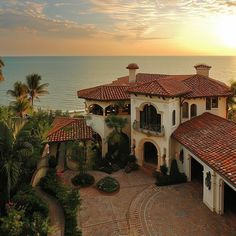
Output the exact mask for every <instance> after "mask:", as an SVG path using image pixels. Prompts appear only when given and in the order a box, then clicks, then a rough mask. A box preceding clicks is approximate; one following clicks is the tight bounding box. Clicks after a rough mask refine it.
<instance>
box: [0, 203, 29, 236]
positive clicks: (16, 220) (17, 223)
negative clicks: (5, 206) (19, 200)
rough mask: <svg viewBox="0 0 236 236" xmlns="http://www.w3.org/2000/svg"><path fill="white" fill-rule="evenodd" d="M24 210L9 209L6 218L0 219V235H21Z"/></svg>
mask: <svg viewBox="0 0 236 236" xmlns="http://www.w3.org/2000/svg"><path fill="white" fill-rule="evenodd" d="M23 217H24V210H17V209H15V208H14V207H12V208H10V209H9V211H8V214H7V216H5V217H3V218H1V219H0V220H1V226H0V234H1V235H6V236H19V235H22V232H23V228H24V222H23Z"/></svg>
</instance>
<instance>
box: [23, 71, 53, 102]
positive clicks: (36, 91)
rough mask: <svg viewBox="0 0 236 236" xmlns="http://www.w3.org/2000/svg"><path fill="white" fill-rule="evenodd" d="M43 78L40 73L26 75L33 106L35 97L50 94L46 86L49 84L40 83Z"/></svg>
mask: <svg viewBox="0 0 236 236" xmlns="http://www.w3.org/2000/svg"><path fill="white" fill-rule="evenodd" d="M41 79H42V78H41V76H40V75H38V74H30V75H27V76H26V84H27V88H28V94H29V99H30V101H31V105H32V106H34V100H35V99H39V97H40V96H42V95H45V94H48V91H47V90H46V88H47V87H48V85H49V84H48V83H45V84H40V81H41Z"/></svg>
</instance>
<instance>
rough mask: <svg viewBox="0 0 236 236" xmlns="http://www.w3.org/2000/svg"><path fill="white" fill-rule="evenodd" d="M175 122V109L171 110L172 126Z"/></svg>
mask: <svg viewBox="0 0 236 236" xmlns="http://www.w3.org/2000/svg"><path fill="white" fill-rule="evenodd" d="M175 124H176V111H175V110H173V111H172V125H173V126H174V125H175Z"/></svg>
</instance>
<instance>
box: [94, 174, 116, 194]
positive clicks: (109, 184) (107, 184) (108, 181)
mask: <svg viewBox="0 0 236 236" xmlns="http://www.w3.org/2000/svg"><path fill="white" fill-rule="evenodd" d="M96 187H97V189H98V190H99V191H101V192H104V193H114V192H117V191H118V190H119V189H120V184H119V182H118V181H117V180H116V179H114V178H112V177H110V176H106V177H104V178H102V179H100V180H99V181H98V182H97V184H96Z"/></svg>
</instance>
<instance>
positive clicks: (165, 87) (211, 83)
mask: <svg viewBox="0 0 236 236" xmlns="http://www.w3.org/2000/svg"><path fill="white" fill-rule="evenodd" d="M129 93H137V94H146V95H157V96H169V97H174V96H180V95H182V96H183V97H186V98H199V97H214V96H222V97H223V96H231V95H232V92H231V91H230V89H229V87H228V86H226V85H225V84H224V83H222V82H220V81H217V80H214V79H211V78H209V77H205V76H203V75H198V74H194V75H165V74H148V73H138V74H137V75H136V82H135V83H129V76H124V77H121V78H118V79H117V80H115V81H112V83H111V84H107V85H102V86H97V87H93V88H89V89H83V90H80V91H78V92H77V94H78V97H79V98H84V99H88V100H99V101H112V100H113V101H114V100H128V99H130V96H129Z"/></svg>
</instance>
